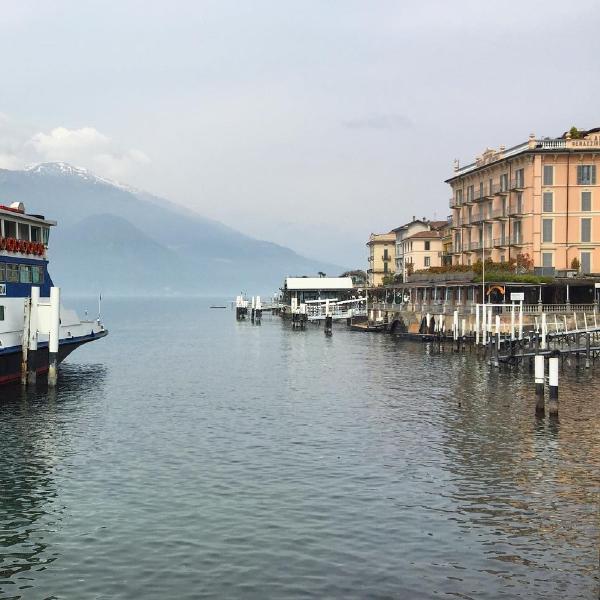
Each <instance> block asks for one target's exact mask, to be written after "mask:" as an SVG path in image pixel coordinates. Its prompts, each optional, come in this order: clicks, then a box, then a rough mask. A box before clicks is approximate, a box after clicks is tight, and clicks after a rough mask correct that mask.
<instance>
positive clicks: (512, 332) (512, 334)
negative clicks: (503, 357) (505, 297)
mask: <svg viewBox="0 0 600 600" xmlns="http://www.w3.org/2000/svg"><path fill="white" fill-rule="evenodd" d="M510 339H511V340H512V341H513V342H514V341H515V304H514V302H513V305H512V310H511V311H510Z"/></svg>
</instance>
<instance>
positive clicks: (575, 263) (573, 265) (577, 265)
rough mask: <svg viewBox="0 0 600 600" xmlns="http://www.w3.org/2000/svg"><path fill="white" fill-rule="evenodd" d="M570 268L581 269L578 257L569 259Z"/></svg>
mask: <svg viewBox="0 0 600 600" xmlns="http://www.w3.org/2000/svg"><path fill="white" fill-rule="evenodd" d="M571 269H573V270H574V271H579V269H581V263H580V262H579V259H578V258H577V257H575V258H574V259H573V260H572V261H571Z"/></svg>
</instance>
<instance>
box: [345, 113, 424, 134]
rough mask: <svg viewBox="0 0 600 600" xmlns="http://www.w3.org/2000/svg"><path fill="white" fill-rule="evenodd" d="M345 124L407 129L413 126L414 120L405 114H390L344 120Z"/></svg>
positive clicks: (348, 126)
mask: <svg viewBox="0 0 600 600" xmlns="http://www.w3.org/2000/svg"><path fill="white" fill-rule="evenodd" d="M343 125H344V127H347V128H348V129H380V130H407V129H411V128H412V126H413V122H412V121H411V120H410V119H409V118H408V117H406V116H405V115H400V114H388V115H372V116H370V117H363V118H358V119H349V120H346V121H343Z"/></svg>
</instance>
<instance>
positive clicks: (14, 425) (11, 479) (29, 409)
mask: <svg viewBox="0 0 600 600" xmlns="http://www.w3.org/2000/svg"><path fill="white" fill-rule="evenodd" d="M105 375H106V368H105V367H104V366H103V365H71V364H66V365H65V366H64V368H63V369H62V370H61V385H60V389H59V390H49V391H47V390H46V389H44V387H45V386H44V385H43V383H44V380H43V379H41V380H40V385H39V386H38V387H37V388H36V389H31V388H28V389H24V388H21V386H19V385H16V386H12V385H11V386H6V387H3V388H2V402H1V403H0V490H1V491H0V591H3V592H4V594H8V595H9V596H13V595H14V597H17V598H18V597H21V596H20V594H24V596H23V597H28V594H27V593H26V592H25V590H28V589H30V588H31V585H32V583H33V582H34V581H35V576H33V575H32V574H30V573H29V571H42V570H43V569H45V568H47V567H48V566H49V565H50V564H51V563H53V562H54V561H55V560H56V558H57V556H58V555H59V552H58V550H57V549H56V548H53V547H52V546H49V545H48V542H47V540H46V538H47V533H48V532H52V531H53V530H56V529H57V528H59V527H60V522H61V519H62V516H63V512H64V510H65V506H64V505H62V504H61V502H60V500H59V499H58V493H57V490H56V484H55V481H54V474H55V471H56V469H57V468H60V461H61V457H63V456H65V454H68V453H69V437H68V435H65V426H67V427H68V426H69V420H70V419H69V410H70V409H69V406H68V404H69V402H79V401H81V399H82V398H84V397H85V395H86V392H88V391H90V390H93V389H98V388H99V387H101V385H102V381H103V379H104V377H105ZM2 597H3V598H4V597H6V596H5V595H3V596H2Z"/></svg>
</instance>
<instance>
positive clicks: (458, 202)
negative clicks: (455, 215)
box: [449, 197, 463, 208]
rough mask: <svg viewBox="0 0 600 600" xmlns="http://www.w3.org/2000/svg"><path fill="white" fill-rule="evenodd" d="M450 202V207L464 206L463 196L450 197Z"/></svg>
mask: <svg viewBox="0 0 600 600" xmlns="http://www.w3.org/2000/svg"><path fill="white" fill-rule="evenodd" d="M449 204H450V208H456V207H458V206H462V204H463V201H462V198H458V197H457V198H454V197H452V198H450V202H449Z"/></svg>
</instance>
